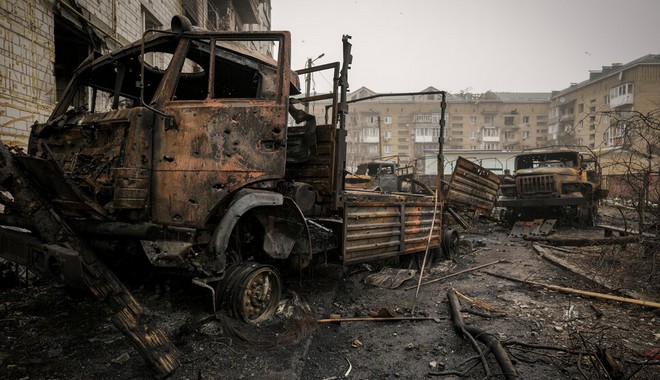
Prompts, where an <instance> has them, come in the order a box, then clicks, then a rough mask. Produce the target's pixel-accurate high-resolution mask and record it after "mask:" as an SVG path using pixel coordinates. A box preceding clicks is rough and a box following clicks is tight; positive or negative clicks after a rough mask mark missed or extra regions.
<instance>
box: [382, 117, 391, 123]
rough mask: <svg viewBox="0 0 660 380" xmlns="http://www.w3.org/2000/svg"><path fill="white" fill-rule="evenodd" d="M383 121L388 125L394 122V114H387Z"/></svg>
mask: <svg viewBox="0 0 660 380" xmlns="http://www.w3.org/2000/svg"><path fill="white" fill-rule="evenodd" d="M383 123H385V124H387V125H390V124H392V116H385V117H384V118H383Z"/></svg>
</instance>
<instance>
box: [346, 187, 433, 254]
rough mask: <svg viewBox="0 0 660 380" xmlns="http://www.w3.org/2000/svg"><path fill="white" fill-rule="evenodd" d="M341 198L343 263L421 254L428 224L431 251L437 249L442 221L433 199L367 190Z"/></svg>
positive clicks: (348, 193) (350, 193)
mask: <svg viewBox="0 0 660 380" xmlns="http://www.w3.org/2000/svg"><path fill="white" fill-rule="evenodd" d="M344 197H345V199H346V204H345V210H344V229H345V242H344V248H343V262H344V264H355V263H360V262H364V261H368V260H374V259H384V258H388V257H396V256H398V255H402V254H411V253H418V252H424V251H425V249H426V246H427V242H428V241H429V232H430V230H431V224H433V226H434V227H433V228H434V230H433V232H432V233H431V242H430V248H438V247H439V246H440V237H439V233H440V225H441V221H440V218H439V215H438V213H439V212H436V213H434V207H435V204H434V198H432V197H428V196H416V195H412V194H403V193H397V194H380V193H376V192H366V191H365V192H359V191H351V192H347V193H346V194H345V195H344ZM438 210H439V209H438ZM436 211H437V210H436ZM434 218H436V220H435V222H433V219H434Z"/></svg>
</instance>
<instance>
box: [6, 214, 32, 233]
mask: <svg viewBox="0 0 660 380" xmlns="http://www.w3.org/2000/svg"><path fill="white" fill-rule="evenodd" d="M0 225H3V226H12V227H20V228H25V229H28V230H32V229H34V225H33V224H32V221H31V220H30V218H26V217H24V216H22V215H13V214H0Z"/></svg>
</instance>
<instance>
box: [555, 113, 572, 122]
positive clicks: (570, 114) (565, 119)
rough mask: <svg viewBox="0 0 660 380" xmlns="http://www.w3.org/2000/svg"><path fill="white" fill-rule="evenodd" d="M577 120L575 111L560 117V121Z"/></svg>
mask: <svg viewBox="0 0 660 380" xmlns="http://www.w3.org/2000/svg"><path fill="white" fill-rule="evenodd" d="M573 120H575V114H574V113H567V114H564V115H561V117H560V118H559V121H573Z"/></svg>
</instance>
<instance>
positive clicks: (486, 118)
mask: <svg viewBox="0 0 660 380" xmlns="http://www.w3.org/2000/svg"><path fill="white" fill-rule="evenodd" d="M484 124H486V125H493V124H495V116H493V115H486V116H484Z"/></svg>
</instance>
